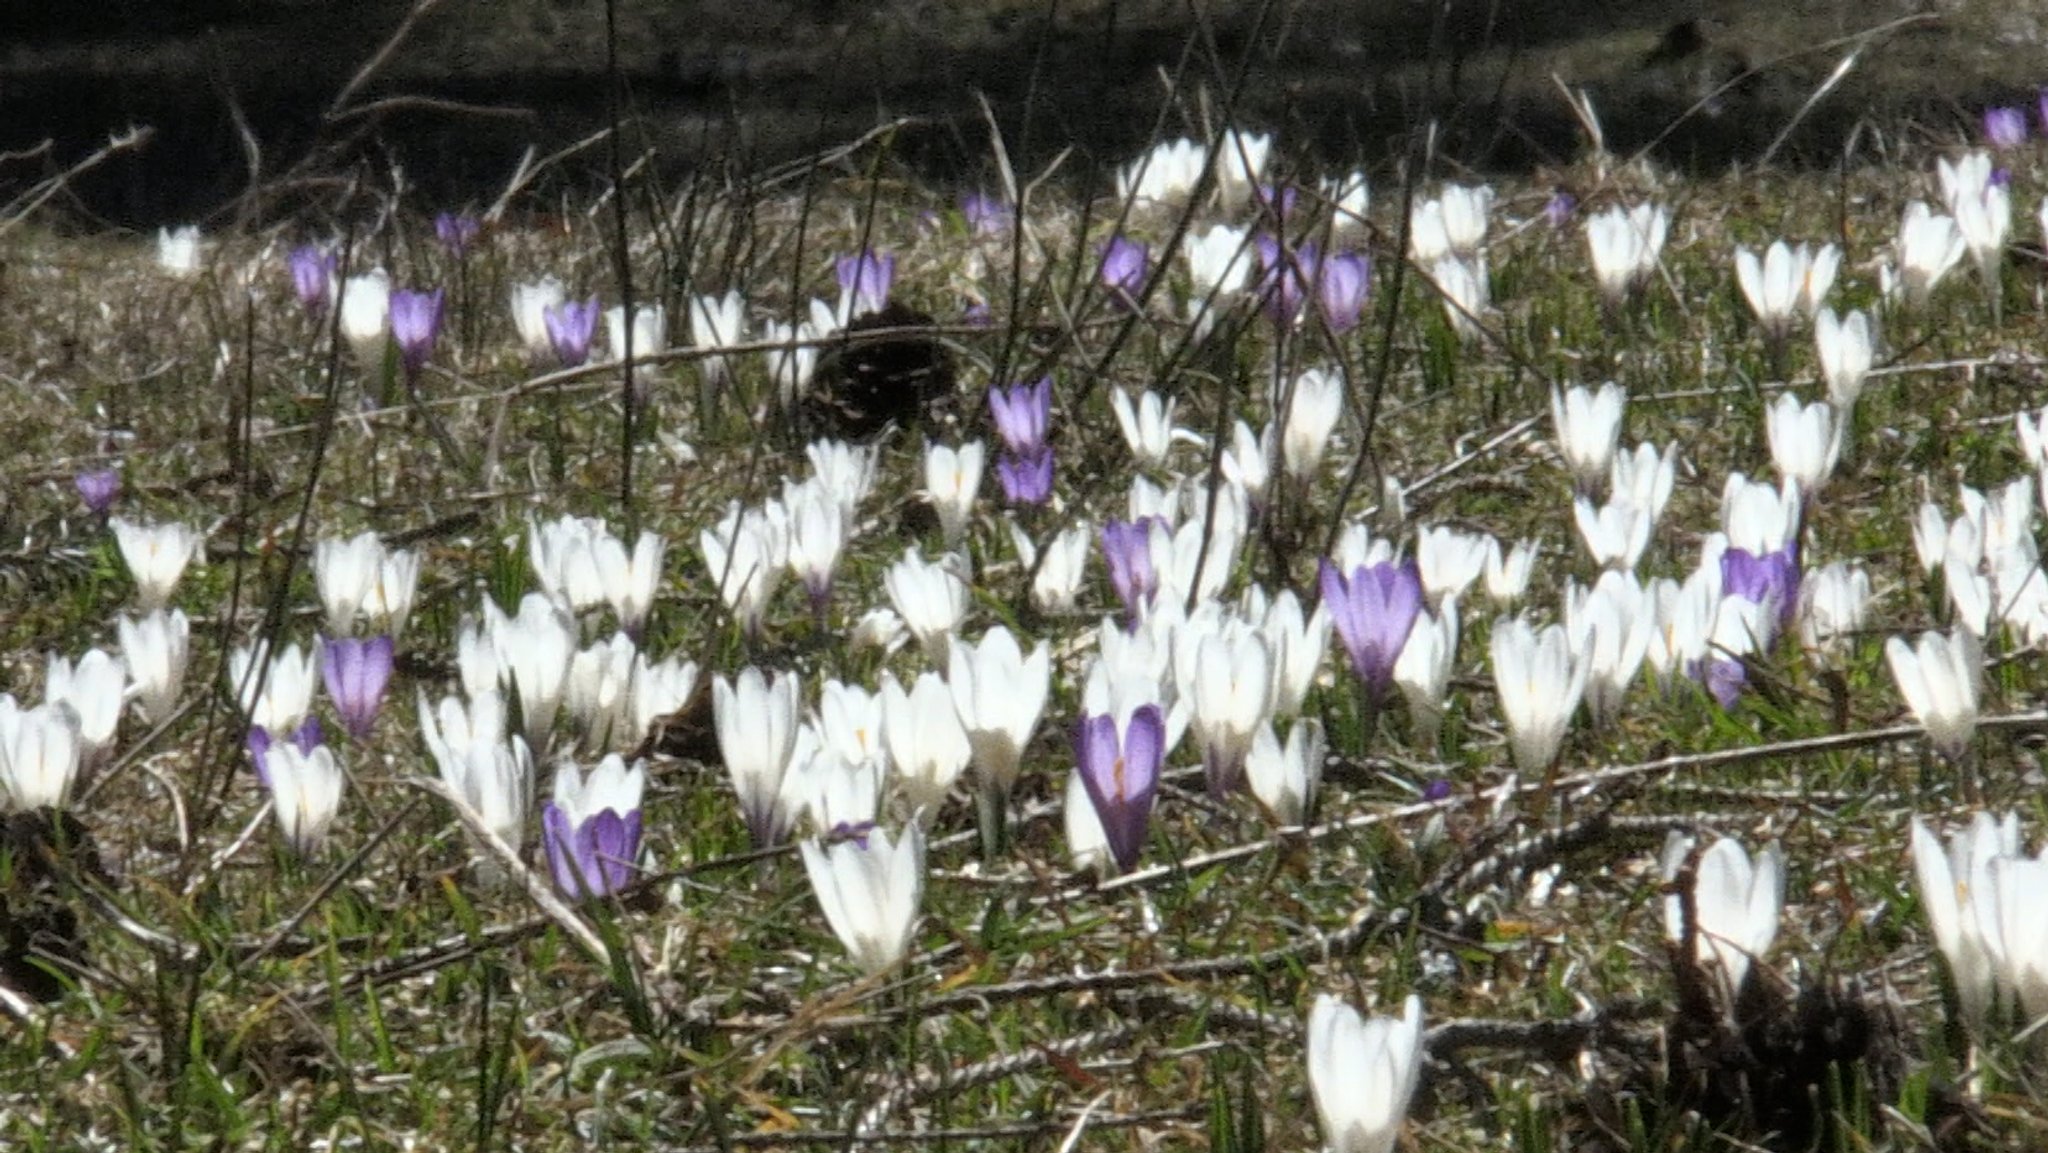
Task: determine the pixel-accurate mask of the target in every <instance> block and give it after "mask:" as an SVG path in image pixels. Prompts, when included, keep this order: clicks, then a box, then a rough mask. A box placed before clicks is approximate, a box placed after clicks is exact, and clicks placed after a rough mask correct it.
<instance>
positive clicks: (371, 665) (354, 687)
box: [320, 636, 391, 741]
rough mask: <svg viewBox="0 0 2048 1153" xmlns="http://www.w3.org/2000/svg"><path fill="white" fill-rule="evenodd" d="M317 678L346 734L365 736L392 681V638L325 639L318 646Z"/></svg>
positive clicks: (358, 736)
mask: <svg viewBox="0 0 2048 1153" xmlns="http://www.w3.org/2000/svg"><path fill="white" fill-rule="evenodd" d="M320 679H321V680H322V681H325V682H326V684H327V695H328V697H329V698H331V699H332V700H333V701H334V711H335V712H337V713H339V714H341V723H342V725H343V726H344V727H346V728H347V729H348V733H349V735H350V736H352V737H354V738H355V739H357V740H359V741H360V740H365V739H367V738H368V737H369V735H370V729H371V728H372V727H373V726H374V725H375V724H376V723H377V710H378V709H379V708H381V707H383V704H384V689H385V686H387V685H389V684H390V683H391V638H390V637H388V636H376V637H371V638H369V639H368V640H364V639H362V638H360V637H330V638H328V639H327V640H326V641H323V642H322V643H321V645H320Z"/></svg>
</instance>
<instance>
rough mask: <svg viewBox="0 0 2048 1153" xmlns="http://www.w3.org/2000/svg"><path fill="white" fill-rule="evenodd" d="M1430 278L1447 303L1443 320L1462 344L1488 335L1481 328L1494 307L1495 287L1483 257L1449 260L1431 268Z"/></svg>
mask: <svg viewBox="0 0 2048 1153" xmlns="http://www.w3.org/2000/svg"><path fill="white" fill-rule="evenodd" d="M1429 271H1430V278H1431V279H1432V280H1434V281H1436V290H1437V294H1438V295H1439V296H1442V297H1443V300H1444V317H1445V319H1447V320H1449V321H1450V325H1451V330H1452V331H1453V332H1455V333H1457V334H1458V339H1460V340H1477V339H1479V338H1480V337H1481V336H1483V335H1485V332H1486V329H1485V328H1484V327H1483V326H1482V325H1481V324H1480V320H1481V319H1482V318H1484V317H1485V315H1486V311H1487V309H1488V308H1490V307H1492V302H1493V286H1492V281H1491V280H1489V279H1488V277H1487V273H1486V262H1485V260H1484V259H1483V258H1481V257H1477V256H1474V257H1471V258H1465V257H1458V256H1447V257H1445V258H1444V259H1442V260H1439V261H1437V262H1436V263H1435V264H1433V265H1431V266H1430V270H1429Z"/></svg>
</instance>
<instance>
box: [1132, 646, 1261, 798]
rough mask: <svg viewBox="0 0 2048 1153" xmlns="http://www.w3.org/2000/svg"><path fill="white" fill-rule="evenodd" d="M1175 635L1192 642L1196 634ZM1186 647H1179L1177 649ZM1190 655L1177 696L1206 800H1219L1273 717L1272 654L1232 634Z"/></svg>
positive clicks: (1236, 779)
mask: <svg viewBox="0 0 2048 1153" xmlns="http://www.w3.org/2000/svg"><path fill="white" fill-rule="evenodd" d="M1178 635H1179V636H1180V637H1194V636H1196V635H1197V630H1193V629H1188V630H1183V631H1182V632H1181V633H1180V634H1178ZM1186 643H1187V642H1185V641H1177V642H1176V648H1181V647H1182V646H1183V645H1185V644H1186ZM1191 651H1192V653H1193V658H1194V659H1193V664H1192V668H1191V669H1189V670H1188V674H1189V675H1186V676H1184V677H1183V678H1182V679H1181V696H1182V699H1183V700H1185V701H1186V703H1187V706H1188V709H1189V714H1190V716H1189V725H1188V727H1189V731H1191V732H1192V733H1193V734H1194V737H1195V742H1196V744H1198V745H1200V746H1201V749H1202V768H1203V774H1204V779H1205V781H1206V783H1207V784H1208V788H1209V795H1210V796H1211V797H1212V798H1215V799H1217V800H1221V799H1222V798H1224V797H1225V796H1228V795H1229V794H1230V793H1232V792H1234V791H1235V790H1236V789H1237V787H1238V784H1239V782H1240V780H1241V779H1242V777H1243V775H1244V760H1245V756H1246V754H1248V753H1249V752H1251V747H1252V739H1253V738H1254V737H1256V736H1257V735H1258V731H1259V728H1260V726H1262V725H1264V724H1265V723H1266V721H1267V719H1268V718H1269V717H1271V716H1272V713H1273V697H1274V689H1273V650H1272V648H1271V646H1269V645H1268V644H1267V643H1266V639H1265V637H1264V636H1262V635H1261V634H1260V633H1259V632H1258V631H1257V630H1255V629H1248V628H1247V629H1236V628H1233V629H1231V630H1228V631H1224V632H1214V633H1208V634H1206V635H1201V636H1200V639H1198V640H1194V641H1193V644H1192V649H1191ZM1181 663H1182V662H1179V661H1177V662H1176V665H1180V664H1181ZM1105 823H1107V822H1105Z"/></svg>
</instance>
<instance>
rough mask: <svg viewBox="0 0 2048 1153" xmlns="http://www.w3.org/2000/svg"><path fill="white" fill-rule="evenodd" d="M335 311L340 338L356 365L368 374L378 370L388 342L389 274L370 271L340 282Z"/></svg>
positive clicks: (389, 317)
mask: <svg viewBox="0 0 2048 1153" xmlns="http://www.w3.org/2000/svg"><path fill="white" fill-rule="evenodd" d="M339 312H340V315H339V316H338V317H337V321H338V322H339V324H340V325H341V336H342V339H343V340H346V341H348V345H349V349H350V350H351V351H352V352H353V353H354V354H355V358H356V363H358V364H360V365H361V366H362V367H363V368H364V369H366V370H370V371H376V370H379V369H381V368H382V367H383V365H384V350H385V347H386V346H387V345H389V344H390V342H391V274H390V273H388V272H385V271H384V270H383V269H381V268H373V269H371V270H370V271H368V272H365V273H361V274H358V275H356V276H351V277H349V278H348V279H347V280H345V281H343V282H342V284H341V307H340V310H339Z"/></svg>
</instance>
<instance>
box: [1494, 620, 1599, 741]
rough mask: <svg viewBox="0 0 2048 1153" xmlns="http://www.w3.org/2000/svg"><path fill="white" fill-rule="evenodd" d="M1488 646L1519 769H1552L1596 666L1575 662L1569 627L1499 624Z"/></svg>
mask: <svg viewBox="0 0 2048 1153" xmlns="http://www.w3.org/2000/svg"><path fill="white" fill-rule="evenodd" d="M1488 643H1489V648H1490V650H1491V652H1492V656H1493V683H1494V687H1495V689H1496V690H1498V693H1499V699H1500V710H1501V716H1502V718H1503V719H1504V720H1505V721H1506V722H1507V727H1508V743H1509V746H1510V747H1511V748H1512V749H1513V750H1514V756H1515V765H1516V767H1517V768H1519V769H1521V770H1522V771H1523V772H1537V771H1541V770H1544V769H1547V768H1549V766H1550V763H1551V762H1552V761H1553V760H1555V759H1556V758H1557V752H1558V749H1559V748H1560V747H1562V746H1563V744H1564V734H1565V729H1566V728H1567V727H1569V726H1570V724H1571V719H1572V714H1573V713H1574V712H1576V711H1577V710H1578V707H1579V699H1580V698H1581V697H1582V696H1584V694H1585V691H1586V678H1587V676H1588V675H1589V674H1590V672H1591V669H1592V665H1591V662H1589V661H1585V660H1579V659H1575V657H1574V656H1573V652H1574V650H1573V646H1572V642H1571V638H1570V636H1569V635H1568V634H1567V633H1566V632H1565V630H1564V628H1563V626H1561V625H1550V626H1548V627H1546V628H1544V629H1542V630H1541V631H1538V630H1537V629H1536V628H1534V627H1533V626H1531V625H1530V624H1529V622H1528V621H1527V620H1526V619H1524V618H1522V617H1519V616H1516V617H1509V618H1507V619H1506V620H1498V621H1495V622H1494V626H1493V635H1492V636H1491V637H1490V638H1488Z"/></svg>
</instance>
